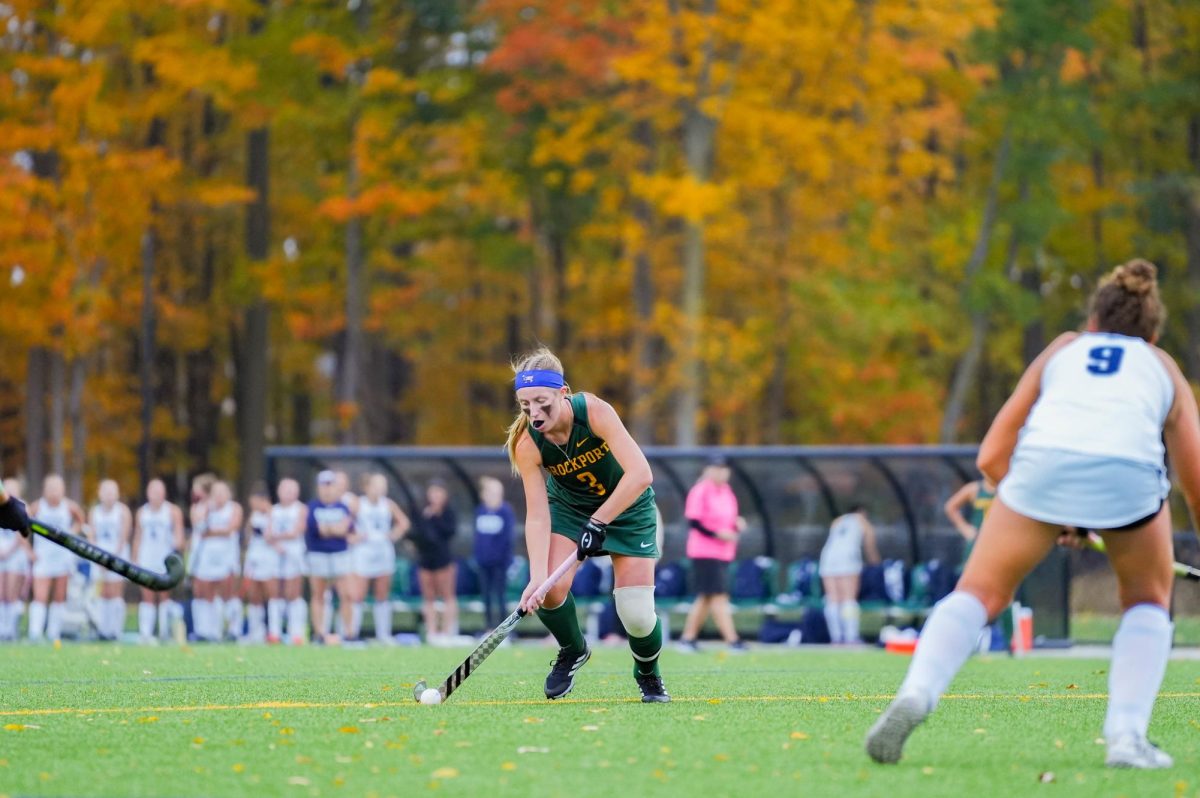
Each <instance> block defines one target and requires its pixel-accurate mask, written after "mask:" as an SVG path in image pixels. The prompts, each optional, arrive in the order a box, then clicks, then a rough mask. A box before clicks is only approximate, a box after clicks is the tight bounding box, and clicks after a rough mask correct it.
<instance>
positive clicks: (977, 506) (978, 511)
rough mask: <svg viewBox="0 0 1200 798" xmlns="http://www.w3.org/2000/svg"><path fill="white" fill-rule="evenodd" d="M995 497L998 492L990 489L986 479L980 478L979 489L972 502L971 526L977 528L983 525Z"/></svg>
mask: <svg viewBox="0 0 1200 798" xmlns="http://www.w3.org/2000/svg"><path fill="white" fill-rule="evenodd" d="M994 498H996V492H995V491H992V490H988V489H987V485H986V484H984V481H983V480H982V479H981V480H979V490H978V491H977V492H976V493H975V501H973V502H971V518H970V523H971V526H973V527H975V528H976V529H979V528H980V527H981V526H983V517H984V516H985V515H987V511H988V510H989V509H990V508H991V506H992V499H994Z"/></svg>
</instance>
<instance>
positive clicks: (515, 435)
mask: <svg viewBox="0 0 1200 798" xmlns="http://www.w3.org/2000/svg"><path fill="white" fill-rule="evenodd" d="M512 370H513V373H514V374H519V373H521V372H522V371H534V370H542V371H554V372H558V373H559V374H565V372H564V371H563V366H562V361H561V360H559V359H558V356H557V355H555V354H554V353H553V352H551V351H550V349H549V348H547V347H545V346H541V347H538V348H537V349H535V350H534V351H532V352H530V353H529V354H527V355H525V356H524V357H522V358H521V359H520V360H514V361H513V363H512ZM567 392H568V394H569V393H570V388H569V387H568V388H567ZM528 429H529V416H527V415H526V414H525V412H524V411H522V410H518V411H517V417H516V418H514V419H513V422H512V423H511V424H509V425H508V440H507V441H505V443H504V448H505V450H506V451H507V452H508V460H509V462H510V463H511V464H512V470H513V473H514V474H516V473H517V443H518V442H519V441H520V440H521V436H522V435H524V434H525V433H526V431H528Z"/></svg>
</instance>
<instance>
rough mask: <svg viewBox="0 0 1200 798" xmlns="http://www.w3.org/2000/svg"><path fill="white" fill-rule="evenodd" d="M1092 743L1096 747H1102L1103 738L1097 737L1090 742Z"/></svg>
mask: <svg viewBox="0 0 1200 798" xmlns="http://www.w3.org/2000/svg"><path fill="white" fill-rule="evenodd" d="M1092 742H1093V743H1095V744H1096V745H1104V738H1103V737H1097V738H1096V739H1095V740H1092Z"/></svg>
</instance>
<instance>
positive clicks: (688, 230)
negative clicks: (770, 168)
mask: <svg viewBox="0 0 1200 798" xmlns="http://www.w3.org/2000/svg"><path fill="white" fill-rule="evenodd" d="M669 4H670V6H671V8H672V10H673V11H677V10H678V6H677V2H676V0H669ZM716 6H717V3H716V0H703V2H702V4H701V9H700V13H701V14H702V15H703V16H704V17H706V18H708V19H711V18H712V17H713V15H714V14H715V13H716ZM714 53H715V44H714V42H713V39H712V35H711V34H710V35H709V37H708V38H707V39H705V42H704V45H703V47H702V50H701V52H700V54H699V56H698V57H699V58H700V59H701V63H700V70H699V74H698V75H697V78H696V93H695V95H694V97H693V98H692V99H690V100H688V101H686V103H685V105H684V109H683V110H684V116H683V152H684V160H685V162H686V166H687V172H688V175H689V176H690V177H691V178H692V179H694V180H696V181H697V182H701V183H703V182H707V181H708V179H709V177H710V175H711V173H712V157H713V141H714V139H715V137H716V129H717V123H716V120H715V119H713V118H712V117H711V116H709V115H708V114H707V113H706V112H705V111H704V110H702V107H701V106H702V103H703V102H704V101H705V100H707V99H708V98H709V95H710V79H711V74H712V62H713V58H714ZM705 268H706V261H705V247H704V222H703V221H701V220H699V219H696V220H686V221H685V223H684V230H683V295H682V297H681V298H680V300H681V301H680V306H681V309H682V311H683V331H682V333H683V334H682V336H681V340H680V347H679V352H678V353H677V357H678V358H679V360H680V363H681V365H680V378H681V379H680V386H679V395H678V397H677V399H676V403H675V444H676V445H677V446H695V445H696V443H697V442H698V427H697V425H698V422H699V413H700V401H701V397H702V396H703V393H704V385H703V362H702V353H701V347H700V344H701V338H702V335H701V333H702V328H703V324H704V284H705V276H706V275H705Z"/></svg>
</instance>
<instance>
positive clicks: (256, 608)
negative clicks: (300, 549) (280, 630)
mask: <svg viewBox="0 0 1200 798" xmlns="http://www.w3.org/2000/svg"><path fill="white" fill-rule="evenodd" d="M247 506H248V509H249V510H250V514H249V517H248V518H247V519H246V530H245V533H246V537H247V542H246V560H245V562H244V564H243V567H242V597H243V598H244V599H245V601H246V641H247V642H249V643H263V642H266V639H267V601H268V600H269V598H270V596H269V595H268V593H267V587H268V585H270V584H271V583H272V582H275V583H278V578H277V577H276V578H274V579H272V578H270V577H269V575H270V574H273V573H276V572H278V570H279V565H278V564H279V552H277V551H275V549H274V548H273V547H272V546H271V544H270V543H269V542H268V541H267V535H268V533H270V531H271V496H270V494H268V493H267V486H266V485H256V486H255V487H254V489H253V490H252V491H251V492H250V496H249V497H248V498H247Z"/></svg>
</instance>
